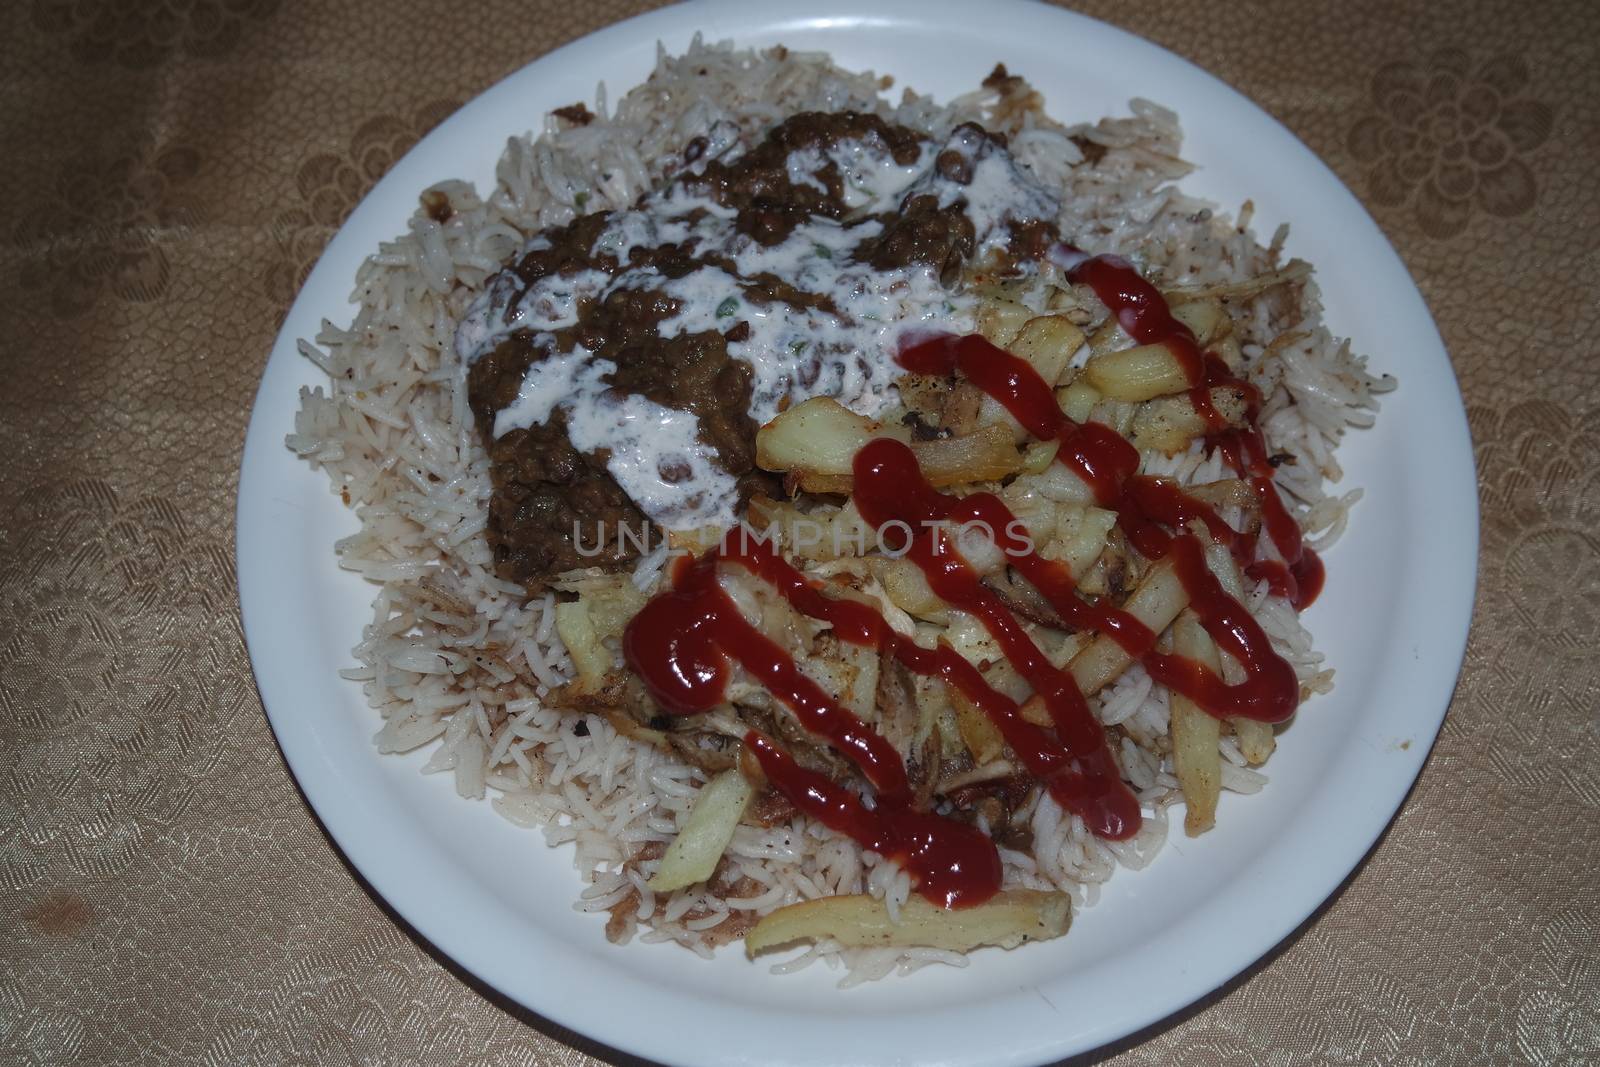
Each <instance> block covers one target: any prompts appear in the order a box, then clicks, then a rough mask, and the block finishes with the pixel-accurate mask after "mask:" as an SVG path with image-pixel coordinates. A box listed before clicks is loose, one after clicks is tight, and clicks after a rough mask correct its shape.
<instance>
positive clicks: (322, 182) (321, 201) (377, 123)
mask: <svg viewBox="0 0 1600 1067" xmlns="http://www.w3.org/2000/svg"><path fill="white" fill-rule="evenodd" d="M458 106H459V105H458V104H456V103H455V102H454V101H452V100H435V101H433V102H431V103H428V104H425V105H423V106H422V107H421V108H420V109H418V111H417V112H416V114H414V115H413V116H412V117H411V118H410V119H403V118H399V117H397V116H394V115H380V116H378V117H377V118H373V119H368V120H367V121H366V122H364V123H362V124H361V125H360V126H359V127H358V128H357V129H356V132H355V133H354V134H353V135H351V137H350V146H349V148H348V149H347V150H346V151H344V152H342V153H332V152H321V153H318V154H316V155H314V156H311V157H310V158H308V159H306V160H305V161H304V162H303V163H301V164H300V167H299V169H298V170H297V171H296V172H295V188H296V190H297V192H298V193H299V198H300V203H299V204H297V205H296V206H295V207H293V208H290V209H289V210H287V211H285V212H283V213H281V214H280V215H278V217H277V218H276V219H274V220H273V223H272V237H273V241H274V243H276V244H277V246H278V262H276V263H274V264H273V265H272V268H271V270H269V271H268V272H267V275H266V278H265V284H266V289H267V295H268V296H270V297H272V299H273V300H275V301H277V302H278V303H279V304H280V305H282V308H283V311H284V312H285V313H287V312H288V309H289V304H290V302H291V301H293V300H294V296H295V293H297V292H299V290H300V286H301V285H302V284H304V283H305V280H306V275H308V274H310V273H311V268H312V267H313V266H315V265H316V262H317V257H318V256H319V255H321V254H322V249H323V246H324V245H326V244H327V243H328V240H329V239H330V238H331V237H332V236H333V233H334V231H335V230H337V229H338V228H339V226H340V224H342V223H343V222H344V220H345V219H346V218H347V217H348V216H349V214H350V212H351V211H354V210H355V206H356V205H357V204H358V203H360V202H361V198H362V197H363V196H366V195H367V190H369V189H371V188H372V186H373V185H374V184H376V183H377V181H378V179H379V178H381V177H383V176H384V174H385V173H387V172H388V170H389V168H390V167H392V166H394V164H395V162H396V161H397V160H399V158H400V157H401V156H403V155H405V153H406V150H407V149H409V148H410V147H411V146H412V145H414V144H416V143H417V141H418V140H420V139H421V138H422V135H423V134H425V133H427V132H428V131H429V130H431V129H433V128H434V127H435V126H437V125H438V124H439V123H440V122H442V121H444V119H445V118H446V117H447V116H449V115H450V113H451V112H453V111H455V110H456V108H457V107H458Z"/></svg>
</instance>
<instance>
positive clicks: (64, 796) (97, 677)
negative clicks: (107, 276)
mask: <svg viewBox="0 0 1600 1067" xmlns="http://www.w3.org/2000/svg"><path fill="white" fill-rule="evenodd" d="M8 518H9V519H10V520H11V523H12V528H11V531H10V535H9V536H10V540H9V543H8V544H7V547H8V549H9V550H10V552H9V555H3V556H0V618H3V619H6V620H8V621H9V622H10V623H12V624H13V625H11V626H10V627H9V628H0V658H3V662H4V663H5V670H4V671H3V672H0V754H3V755H0V774H3V775H8V776H9V777H10V781H11V783H12V788H11V790H10V791H9V792H7V793H4V794H0V827H6V828H8V831H9V837H3V838H0V845H3V846H4V847H0V882H4V883H5V884H8V885H11V886H15V887H24V886H38V885H46V884H48V883H49V882H50V881H51V880H54V882H55V883H56V884H63V883H68V884H70V882H71V880H72V878H73V877H78V878H85V877H96V878H98V877H106V878H108V877H110V876H112V875H114V874H116V873H117V872H118V871H121V870H124V869H126V868H127V867H128V866H129V865H130V864H132V863H133V862H134V861H135V859H136V857H137V855H138V853H139V849H140V847H141V845H142V844H145V843H147V842H148V841H149V840H150V839H151V838H152V837H153V836H157V835H159V834H160V833H162V832H163V831H164V830H166V829H167V828H169V827H170V825H171V820H172V819H173V818H174V817H175V816H176V815H177V814H178V813H180V812H181V811H182V810H183V808H184V806H185V805H187V804H188V803H189V802H190V801H191V800H192V798H193V796H194V795H195V793H196V792H197V791H202V790H203V789H204V788H205V787H206V783H207V780H208V776H209V775H210V774H211V773H212V771H213V766H212V763H211V761H209V760H208V758H207V753H209V752H212V751H214V750H215V749H216V747H217V746H218V745H219V744H220V743H221V742H222V741H223V740H224V738H225V735H226V732H225V731H224V730H223V729H222V726H223V723H225V722H226V720H228V719H229V718H230V717H232V716H233V715H236V714H238V713H239V711H240V709H241V708H243V707H245V706H246V704H247V702H248V701H249V699H250V698H251V695H252V691H251V689H250V685H249V680H248V676H237V675H236V674H229V673H226V672H223V671H220V670H219V669H218V664H221V663H225V662H229V661H230V658H231V657H235V656H236V653H235V651H234V650H235V649H237V648H239V647H240V645H241V643H242V641H243V637H242V635H241V634H240V632H239V623H238V621H237V618H236V616H235V614H234V613H233V610H232V604H233V597H234V595H235V593H234V588H235V587H234V578H233V556H232V552H231V547H230V545H229V544H228V540H227V537H226V534H225V532H221V531H218V530H217V529H216V528H215V527H214V526H213V525H210V524H207V523H204V522H197V521H196V516H195V513H194V510H193V507H192V504H191V503H190V502H188V501H183V502H182V503H181V505H180V503H174V501H173V500H171V499H168V498H165V497H161V496H155V495H139V496H131V497H130V496H125V495H123V494H120V493H118V492H117V491H116V490H115V489H114V488H113V487H112V486H111V485H110V484H109V483H108V482H105V481H103V480H99V479H89V480H82V481H74V482H70V483H67V484H65V485H53V484H46V485H40V486H38V487H36V488H35V489H34V490H33V491H31V492H29V493H28V494H27V495H26V497H25V500H24V502H23V503H21V504H19V505H18V507H17V508H16V510H15V511H14V512H13V513H12V514H11V515H10V516H8ZM176 751H182V752H184V753H185V754H186V759H185V760H174V759H171V758H168V757H170V755H171V754H172V753H173V752H176ZM3 1011H4V1009H3V1008H0V1014H3ZM0 1029H3V1027H0ZM3 1047H4V1046H3V1044H0V1048H3ZM3 1058H4V1057H3V1056H0V1059H3Z"/></svg>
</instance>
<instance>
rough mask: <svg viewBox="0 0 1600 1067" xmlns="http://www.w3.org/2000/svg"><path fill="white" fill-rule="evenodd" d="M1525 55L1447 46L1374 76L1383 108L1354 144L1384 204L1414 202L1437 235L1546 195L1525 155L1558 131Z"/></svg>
mask: <svg viewBox="0 0 1600 1067" xmlns="http://www.w3.org/2000/svg"><path fill="white" fill-rule="evenodd" d="M1527 86H1528V67H1527V64H1526V63H1524V62H1523V61H1522V59H1520V58H1518V57H1516V56H1508V55H1499V56H1494V57H1492V58H1490V59H1488V60H1486V61H1484V62H1482V63H1478V64H1474V63H1473V61H1472V59H1471V58H1470V57H1469V56H1468V55H1467V54H1466V53H1465V52H1461V51H1458V50H1454V49H1446V50H1442V51H1440V52H1437V53H1435V54H1434V56H1433V57H1432V58H1431V59H1429V60H1428V61H1426V62H1402V63H1391V64H1389V65H1387V66H1385V67H1382V68H1381V69H1379V71H1378V72H1377V74H1376V75H1374V77H1373V79H1372V100H1373V103H1374V104H1375V105H1376V107H1377V110H1378V113H1377V114H1375V115H1368V116H1366V117H1365V118H1363V119H1361V120H1360V121H1359V122H1357V123H1356V124H1355V125H1354V126H1353V127H1351V129H1350V133H1349V135H1348V136H1347V138H1346V147H1348V148H1349V150H1350V154H1351V155H1352V156H1354V157H1355V158H1356V160H1357V161H1358V162H1360V163H1362V164H1364V165H1366V166H1367V168H1368V169H1367V195H1368V197H1369V198H1370V199H1371V200H1372V201H1373V202H1374V203H1377V204H1380V205H1383V206H1385V207H1398V206H1400V205H1403V204H1406V203H1410V204H1411V205H1412V207H1413V210H1414V211H1415V212H1416V218H1417V223H1418V225H1419V226H1421V228H1422V231H1423V232H1424V233H1426V234H1427V235H1428V236H1430V237H1438V238H1446V237H1454V236H1455V235H1456V234H1459V233H1460V232H1461V231H1462V230H1463V229H1465V228H1466V225H1467V221H1468V220H1469V219H1470V218H1471V217H1472V213H1473V212H1474V211H1475V210H1481V211H1485V212H1487V213H1488V214H1490V215H1496V216H1500V217H1503V218H1510V217H1513V216H1516V215H1521V214H1523V213H1525V212H1527V211H1528V210H1529V209H1531V208H1532V207H1533V205H1534V202H1535V201H1536V200H1537V199H1538V195H1539V190H1538V183H1537V181H1536V179H1535V178H1534V173H1533V168H1532V167H1531V166H1530V165H1529V162H1528V161H1527V160H1526V159H1524V158H1523V157H1524V156H1525V155H1527V154H1528V153H1530V152H1532V151H1533V150H1534V149H1536V148H1538V147H1539V146H1540V145H1542V144H1543V143H1544V142H1545V141H1546V140H1548V139H1549V137H1550V132H1551V127H1552V124H1553V113H1552V112H1551V109H1550V108H1549V107H1548V106H1547V105H1546V104H1544V103H1542V102H1540V101H1538V100H1533V99H1529V98H1528V97H1527V96H1526V95H1525V90H1526V89H1527Z"/></svg>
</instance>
